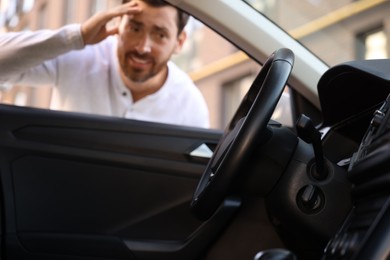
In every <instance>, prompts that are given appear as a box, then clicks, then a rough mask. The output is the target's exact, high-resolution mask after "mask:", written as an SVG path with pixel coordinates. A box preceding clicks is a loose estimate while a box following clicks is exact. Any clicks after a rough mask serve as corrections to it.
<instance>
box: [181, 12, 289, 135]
mask: <svg viewBox="0 0 390 260" xmlns="http://www.w3.org/2000/svg"><path fill="white" fill-rule="evenodd" d="M187 30H188V35H189V38H188V40H187V42H186V45H185V46H184V49H183V50H182V52H181V53H180V54H178V55H176V56H174V61H175V62H176V63H177V64H179V65H180V66H181V67H182V68H184V69H185V70H186V71H187V72H188V73H189V74H190V76H191V77H192V79H193V80H194V81H195V83H196V85H197V86H198V87H199V88H200V90H201V91H202V93H203V94H204V96H205V98H206V102H207V104H208V106H209V109H210V111H211V115H210V117H211V125H212V127H213V128H217V129H223V128H224V127H225V126H226V125H227V124H228V123H229V122H230V119H231V118H232V116H233V114H234V113H235V111H236V109H237V107H238V106H239V104H240V102H241V100H242V98H243V97H244V95H245V94H246V92H247V91H248V89H249V87H250V86H251V84H252V82H253V80H254V79H255V77H256V75H257V73H258V72H259V71H260V69H261V65H260V64H258V63H257V62H255V61H253V60H252V59H251V58H249V57H248V56H247V55H245V54H244V53H243V52H242V51H241V50H239V49H238V48H237V47H236V46H234V45H233V44H231V43H230V42H229V41H228V40H226V39H225V38H223V37H221V36H220V35H219V34H217V33H216V32H214V31H213V30H211V29H210V28H208V27H207V26H205V25H204V24H202V23H201V22H199V21H198V20H196V19H194V18H192V19H191V20H190V22H189V24H188V27H187ZM291 111H292V109H291V102H290V95H289V88H288V87H286V89H285V91H284V93H283V95H282V98H281V100H280V102H279V104H278V106H277V109H276V110H275V112H274V114H273V116H272V118H273V119H274V120H276V121H278V122H280V123H282V124H284V125H287V126H292V125H293V124H292V112H291Z"/></svg>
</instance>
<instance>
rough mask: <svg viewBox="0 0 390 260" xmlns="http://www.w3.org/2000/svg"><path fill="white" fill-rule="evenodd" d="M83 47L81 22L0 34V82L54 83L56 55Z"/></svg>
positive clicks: (55, 77)
mask: <svg viewBox="0 0 390 260" xmlns="http://www.w3.org/2000/svg"><path fill="white" fill-rule="evenodd" d="M83 47H84V42H83V39H82V35H81V26H80V25H79V24H72V25H67V26H64V27H62V28H60V29H58V30H39V31H35V32H32V31H27V32H11V33H5V34H2V35H0V84H1V83H11V84H16V83H26V84H32V85H35V84H55V82H56V80H57V68H58V66H57V64H56V62H57V61H56V59H57V57H58V56H60V55H62V54H64V53H67V52H69V51H71V50H78V49H82V48H83Z"/></svg>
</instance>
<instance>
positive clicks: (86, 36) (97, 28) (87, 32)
mask: <svg viewBox="0 0 390 260" xmlns="http://www.w3.org/2000/svg"><path fill="white" fill-rule="evenodd" d="M141 11H142V9H141V8H140V7H139V5H138V3H137V2H136V1H131V2H129V3H126V4H123V5H119V6H117V7H114V8H112V9H110V10H107V11H103V12H99V13H97V14H95V15H93V16H92V17H91V18H89V19H88V20H87V21H85V22H84V23H83V24H82V25H81V34H82V36H83V40H84V44H85V45H87V44H96V43H98V42H101V41H102V40H104V39H106V38H107V37H108V36H110V35H114V34H117V33H118V26H115V27H114V28H112V29H107V24H108V23H109V22H110V21H111V20H112V19H114V18H116V17H121V16H123V15H134V14H137V13H140V12H141Z"/></svg>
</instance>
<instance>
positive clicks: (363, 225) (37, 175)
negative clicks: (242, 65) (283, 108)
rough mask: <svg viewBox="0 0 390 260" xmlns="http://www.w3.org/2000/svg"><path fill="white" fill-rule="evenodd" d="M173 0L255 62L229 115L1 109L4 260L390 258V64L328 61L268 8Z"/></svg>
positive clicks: (234, 1)
mask: <svg viewBox="0 0 390 260" xmlns="http://www.w3.org/2000/svg"><path fill="white" fill-rule="evenodd" d="M167 2H169V3H171V4H173V5H175V6H177V7H179V8H181V9H183V10H184V11H186V12H188V13H190V14H191V15H192V16H194V17H195V18H196V19H198V20H199V21H201V22H203V23H204V24H206V25H207V26H209V27H210V28H212V29H213V30H215V31H216V32H218V33H219V34H220V35H222V36H223V37H224V38H226V39H228V40H229V41H230V42H232V43H233V44H234V45H235V46H236V47H237V48H239V49H240V51H242V52H243V53H245V54H246V55H247V56H248V57H249V58H250V59H253V61H255V62H257V63H259V64H261V65H262V68H261V70H260V71H259V72H258V74H257V76H256V77H255V79H254V80H253V83H252V84H251V86H250V88H249V90H248V92H247V93H246V95H245V96H244V97H243V99H242V101H241V103H240V105H239V106H238V108H237V110H236V112H235V113H234V115H233V116H232V117H231V120H230V122H229V123H228V124H227V125H226V127H225V128H224V129H223V130H221V129H213V128H211V129H204V128H196V127H187V126H178V125H169V124H160V123H153V122H144V121H137V120H129V119H122V118H113V117H106V116H101V115H90V114H81V113H77V112H64V111H53V110H47V109H40V108H31V107H21V106H13V105H8V104H0V118H1V124H0V178H1V193H2V196H1V197H2V199H1V213H2V214H1V222H2V225H1V258H2V259H5V260H8V259H41V260H42V259H43V260H44V259H50V260H53V259H54V260H57V259H58V260H60V259H71V260H81V259H96V260H97V259H101V260H103V259H141V260H145V259H189V260H191V259H194V260H195V259H207V260H209V259H218V260H219V259H256V260H259V259H388V258H389V257H390V242H389V241H390V240H389V235H390V224H389V219H390V218H389V213H390V208H389V189H388V187H389V177H390V176H389V165H390V164H389V163H390V158H389V157H390V156H389V154H390V153H389V145H390V144H389V131H388V129H389V117H390V113H388V111H389V107H390V96H389V92H390V76H389V75H390V74H389V71H390V60H389V59H386V58H383V59H354V60H353V59H346V58H343V57H341V59H344V60H342V61H340V62H338V61H337V62H336V63H335V64H331V65H328V63H327V62H325V61H324V60H322V59H320V58H319V56H318V55H320V54H318V53H316V52H314V51H315V50H317V49H321V48H324V47H323V46H322V45H321V46H322V47H321V46H320V45H318V42H316V41H314V45H313V46H312V48H311V50H309V49H308V48H307V47H305V46H304V45H303V44H305V41H309V40H310V39H306V38H304V37H303V38H300V39H299V40H297V39H295V38H293V37H292V36H291V35H302V34H299V33H300V32H302V31H305V32H307V30H308V29H307V28H303V29H305V30H303V29H302V28H301V30H295V31H290V33H287V32H286V31H287V30H288V28H286V27H284V29H285V30H283V29H282V28H281V27H279V25H278V24H277V23H276V22H275V20H271V19H270V18H272V12H271V14H268V18H267V17H266V16H265V14H264V13H262V12H258V11H257V10H255V9H254V8H253V5H254V3H258V2H259V1H257V2H256V1H242V0H230V1H223V0H200V1H191V0H181V1H176V0H167ZM312 2H313V4H315V3H317V4H318V1H312ZM374 2H375V3H374ZM250 3H252V4H253V5H250ZM264 3H266V2H264ZM286 3H291V1H283V3H282V2H280V3H279V4H280V5H281V6H282V7H283V8H281V10H283V12H284V13H286V14H289V11H288V9H285V8H287V7H288V6H289V5H286V6H285V5H284V4H286ZM370 3H371V4H372V6H371V7H372V8H377V9H382V11H383V12H386V10H387V9H388V8H389V7H388V5H387V1H357V2H356V3H354V4H353V5H349V6H350V7H351V8H355V9H353V10H355V11H356V10H358V7H359V8H363V7H364V6H367V5H369V4H370ZM338 4H340V5H341V2H340V3H338ZM374 4H375V5H374ZM284 7H285V8H284ZM365 8H367V7H365ZM264 10H267V8H265V9H264ZM359 10H362V9H359ZM370 10H371V9H370ZM375 10H376V9H375ZM343 11H344V12H343V13H345V9H343ZM340 13H342V12H340ZM377 14H378V13H375V15H377ZM276 16H277V15H276ZM294 21H295V20H294ZM327 21H328V20H327ZM343 22H344V23H347V22H348V21H343ZM317 23H318V24H321V26H323V21H322V22H321V23H319V22H318V20H317ZM335 23H337V21H336V22H335ZM287 25H290V23H287ZM321 26H320V27H318V28H320V29H323V28H324V27H321ZM323 30H326V29H323ZM330 31H332V29H330ZM332 32H333V31H332ZM295 37H296V38H299V37H298V36H295ZM307 37H309V38H310V35H309V36H307ZM334 39H335V40H339V39H338V38H334ZM318 41H320V42H321V41H322V40H318ZM340 41H341V39H340ZM306 44H308V42H307V43H306ZM316 48H317V49H316ZM336 51H340V52H343V50H339V49H337V48H336V49H335V52H336ZM327 53H328V54H329V52H327ZM335 56H337V57H338V58H339V56H340V55H338V54H336V55H335ZM325 58H327V57H325ZM286 85H287V86H288V88H289V92H288V96H287V97H288V98H289V102H291V107H292V109H291V116H292V118H293V120H292V122H294V123H293V124H291V125H289V124H284V123H283V122H280V121H278V120H277V118H276V119H275V118H274V117H273V118H271V117H272V115H273V114H274V110H275V109H276V107H277V104H278V102H279V99H280V98H281V97H282V96H283V95H284V94H283V93H285V92H284V91H285V86H286ZM284 98H286V95H284Z"/></svg>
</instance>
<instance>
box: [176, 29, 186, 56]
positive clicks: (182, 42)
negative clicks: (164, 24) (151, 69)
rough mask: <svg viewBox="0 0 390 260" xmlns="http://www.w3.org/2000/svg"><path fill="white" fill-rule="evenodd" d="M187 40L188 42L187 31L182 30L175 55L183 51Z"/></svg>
mask: <svg viewBox="0 0 390 260" xmlns="http://www.w3.org/2000/svg"><path fill="white" fill-rule="evenodd" d="M186 40H187V32H186V31H185V30H182V31H181V33H180V34H179V35H178V36H177V43H176V48H175V52H174V53H175V54H177V53H179V52H180V51H181V49H182V48H183V45H184V43H185V41H186Z"/></svg>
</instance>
